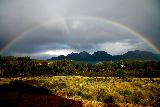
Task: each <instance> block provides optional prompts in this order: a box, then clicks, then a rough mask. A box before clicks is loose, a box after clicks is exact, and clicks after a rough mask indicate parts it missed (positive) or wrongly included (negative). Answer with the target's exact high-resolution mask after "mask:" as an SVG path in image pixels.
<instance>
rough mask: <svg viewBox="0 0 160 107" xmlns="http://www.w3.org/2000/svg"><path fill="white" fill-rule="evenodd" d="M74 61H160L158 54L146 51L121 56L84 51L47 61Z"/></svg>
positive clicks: (136, 51)
mask: <svg viewBox="0 0 160 107" xmlns="http://www.w3.org/2000/svg"><path fill="white" fill-rule="evenodd" d="M64 59H68V60H75V61H116V60H147V61H148V60H153V61H160V54H154V53H152V52H147V51H140V50H135V51H128V52H127V53H125V54H123V55H114V56H112V55H110V54H108V53H107V52H105V51H97V52H94V53H93V54H89V53H88V52H86V51H83V52H80V53H70V54H68V55H67V56H64V55H60V56H58V57H52V58H51V59H49V60H64Z"/></svg>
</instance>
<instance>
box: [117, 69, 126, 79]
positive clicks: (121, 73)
mask: <svg viewBox="0 0 160 107" xmlns="http://www.w3.org/2000/svg"><path fill="white" fill-rule="evenodd" d="M116 75H117V76H118V77H121V78H124V76H125V71H124V70H123V69H117V71H116Z"/></svg>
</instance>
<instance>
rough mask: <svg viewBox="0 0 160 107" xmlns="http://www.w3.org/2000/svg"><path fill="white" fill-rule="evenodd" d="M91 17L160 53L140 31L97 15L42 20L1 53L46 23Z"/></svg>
mask: <svg viewBox="0 0 160 107" xmlns="http://www.w3.org/2000/svg"><path fill="white" fill-rule="evenodd" d="M74 18H75V19H76V18H78V19H89V20H95V21H102V22H104V23H106V24H111V25H114V26H117V27H119V28H121V29H123V30H126V31H128V32H130V33H131V34H133V35H134V36H136V37H138V38H139V39H140V40H142V41H144V42H145V43H146V44H147V45H148V46H149V47H150V48H152V49H153V50H154V51H156V52H157V53H160V50H159V49H158V47H156V46H155V45H154V44H153V43H152V42H151V41H149V40H148V39H147V38H146V37H145V36H144V35H142V34H141V33H139V32H136V31H135V30H134V29H132V28H130V27H128V26H127V25H124V24H122V23H119V22H117V21H114V20H110V19H107V18H103V17H95V16H77V17H67V18H60V19H57V20H55V19H51V20H47V21H45V22H41V23H38V24H36V25H34V26H32V27H30V28H29V29H28V30H26V31H25V32H23V33H21V34H19V35H17V36H16V37H15V38H13V39H12V40H11V41H9V43H8V44H7V45H6V46H4V47H3V48H2V49H1V50H0V53H3V52H5V51H6V50H7V49H8V48H9V47H11V46H12V45H13V44H14V43H15V42H16V41H18V40H19V39H21V38H23V37H24V36H25V35H26V34H28V33H29V32H31V31H34V30H36V29H38V28H40V27H42V26H44V25H47V24H49V23H55V22H57V21H64V20H65V19H74ZM65 29H66V31H67V32H70V31H69V28H68V26H67V24H66V23H65Z"/></svg>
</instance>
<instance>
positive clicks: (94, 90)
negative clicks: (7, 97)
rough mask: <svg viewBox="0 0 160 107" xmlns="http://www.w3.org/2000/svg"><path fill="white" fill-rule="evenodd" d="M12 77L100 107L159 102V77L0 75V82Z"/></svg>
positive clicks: (88, 106) (10, 79) (85, 103)
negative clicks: (0, 76)
mask: <svg viewBox="0 0 160 107" xmlns="http://www.w3.org/2000/svg"><path fill="white" fill-rule="evenodd" d="M14 80H22V81H24V82H27V83H28V84H31V85H34V86H42V87H45V88H47V89H49V90H50V91H51V92H52V93H53V94H56V95H59V96H63V97H66V98H71V99H74V100H81V101H82V102H83V105H84V107H91V106H93V107H102V106H104V105H105V104H109V103H115V104H118V105H120V106H124V105H129V106H137V105H139V106H157V105H158V104H159V103H160V93H159V92H160V78H118V77H83V76H53V77H26V78H0V84H5V83H9V82H10V81H14Z"/></svg>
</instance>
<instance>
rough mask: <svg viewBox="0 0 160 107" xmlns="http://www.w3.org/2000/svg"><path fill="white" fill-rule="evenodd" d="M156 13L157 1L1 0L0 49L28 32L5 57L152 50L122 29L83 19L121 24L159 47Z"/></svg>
mask: <svg viewBox="0 0 160 107" xmlns="http://www.w3.org/2000/svg"><path fill="white" fill-rule="evenodd" d="M159 9H160V2H159V0H152V1H151V0H130V1H128V0H118V1H117V0H67V1H66V0H59V1H57V0H45V1H43V0H34V1H33V0H14V1H10V0H1V1H0V49H2V48H3V47H4V46H5V45H6V44H8V42H9V41H11V40H12V39H13V38H15V37H16V36H17V35H22V34H23V32H26V31H28V32H27V33H25V35H24V36H23V37H22V38H21V39H18V40H17V41H16V42H15V43H13V45H12V46H11V47H9V48H8V49H7V50H6V51H5V52H4V54H13V53H19V54H21V53H26V54H32V53H37V52H42V51H46V50H58V49H72V50H75V51H82V50H86V51H90V52H91V51H96V50H98V49H99V47H98V44H103V43H113V44H114V43H117V42H118V43H123V42H125V41H127V44H128V45H130V46H134V48H133V49H141V50H152V49H151V48H149V47H148V46H147V45H146V44H145V43H144V42H143V41H141V40H139V38H138V37H136V36H135V35H133V34H131V33H130V32H127V31H126V30H125V29H121V28H119V27H116V26H114V25H113V24H109V23H106V22H103V21H101V20H99V21H98V20H94V19H92V18H81V17H83V16H84V17H85V16H90V17H101V18H104V19H109V20H115V21H117V22H120V23H122V24H125V25H127V26H128V27H130V28H132V29H134V30H136V31H137V32H140V33H141V34H142V35H144V37H145V38H148V39H149V40H150V41H151V42H153V43H154V44H155V45H156V46H157V47H158V48H160V44H159V43H160V39H158V38H159V36H160V31H159V29H160V23H159V19H160V13H159ZM77 17H78V18H77ZM47 21H49V22H48V23H47V24H43V23H45V22H47ZM38 26H39V27H38ZM36 27H37V28H36ZM31 28H33V30H30V29H31ZM34 28H35V29H34ZM104 49H105V48H104ZM106 50H107V49H106ZM113 50H114V49H113ZM152 51H153V50H152ZM121 52H123V50H122V51H121Z"/></svg>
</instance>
